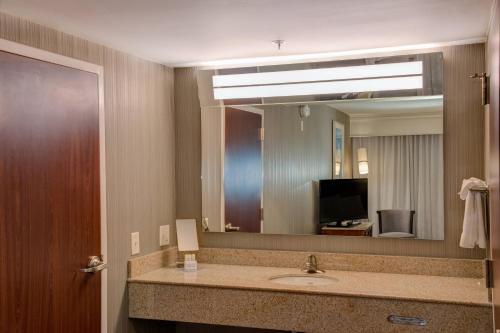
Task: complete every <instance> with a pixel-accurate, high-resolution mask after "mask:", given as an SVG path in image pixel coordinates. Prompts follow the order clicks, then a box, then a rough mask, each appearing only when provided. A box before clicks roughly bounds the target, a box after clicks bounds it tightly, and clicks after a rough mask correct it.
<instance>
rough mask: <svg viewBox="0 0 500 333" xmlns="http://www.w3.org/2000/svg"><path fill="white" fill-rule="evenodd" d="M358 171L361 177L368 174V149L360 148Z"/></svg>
mask: <svg viewBox="0 0 500 333" xmlns="http://www.w3.org/2000/svg"><path fill="white" fill-rule="evenodd" d="M358 170H359V174H360V175H367V174H368V151H367V149H366V148H358Z"/></svg>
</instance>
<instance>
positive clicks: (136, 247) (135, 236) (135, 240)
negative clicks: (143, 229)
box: [130, 232, 141, 255]
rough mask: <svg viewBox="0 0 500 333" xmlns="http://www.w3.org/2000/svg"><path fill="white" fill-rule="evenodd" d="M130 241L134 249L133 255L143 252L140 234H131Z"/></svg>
mask: <svg viewBox="0 0 500 333" xmlns="http://www.w3.org/2000/svg"><path fill="white" fill-rule="evenodd" d="M130 241H131V247H132V255H134V254H139V252H141V248H140V243H139V232H133V233H131V234H130Z"/></svg>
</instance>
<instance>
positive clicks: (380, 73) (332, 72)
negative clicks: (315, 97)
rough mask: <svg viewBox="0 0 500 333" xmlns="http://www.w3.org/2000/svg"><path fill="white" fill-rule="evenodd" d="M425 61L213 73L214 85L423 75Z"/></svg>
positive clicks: (235, 85)
mask: <svg viewBox="0 0 500 333" xmlns="http://www.w3.org/2000/svg"><path fill="white" fill-rule="evenodd" d="M422 68H423V64H422V61H411V62H398V63H392V64H378V65H361V66H347V67H332V68H318V69H303V70H294V71H279V72H262V73H247V74H230V75H214V76H213V77H212V82H213V86H214V87H237V86H257V85H266V84H284V83H297V82H315V81H334V80H352V79H368V78H377V77H393V76H410V75H422V71H423V69H422Z"/></svg>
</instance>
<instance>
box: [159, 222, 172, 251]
mask: <svg viewBox="0 0 500 333" xmlns="http://www.w3.org/2000/svg"><path fill="white" fill-rule="evenodd" d="M168 244H170V226H169V225H168V224H166V225H161V226H160V246H165V245H168Z"/></svg>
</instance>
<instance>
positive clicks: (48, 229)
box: [0, 51, 101, 333]
mask: <svg viewBox="0 0 500 333" xmlns="http://www.w3.org/2000/svg"><path fill="white" fill-rule="evenodd" d="M99 152H100V150H99V90H98V75H97V74H95V73H90V72H86V71H83V70H78V69H74V68H70V67H66V66H62V65H57V64H54V63H49V62H45V61H41V60H36V59H33V58H29V57H25V56H21V55H17V54H13V53H7V52H3V51H0V332H9V333H16V332H18V333H30V332H37V333H43V332H51V333H54V332H61V333H68V332H71V333H78V332H82V333H83V332H85V333H89V332H100V331H101V274H100V273H94V274H89V273H82V272H80V268H84V267H85V266H86V264H87V260H88V256H90V255H99V254H101V248H100V244H101V239H100V227H101V220H100V171H99Z"/></svg>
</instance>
